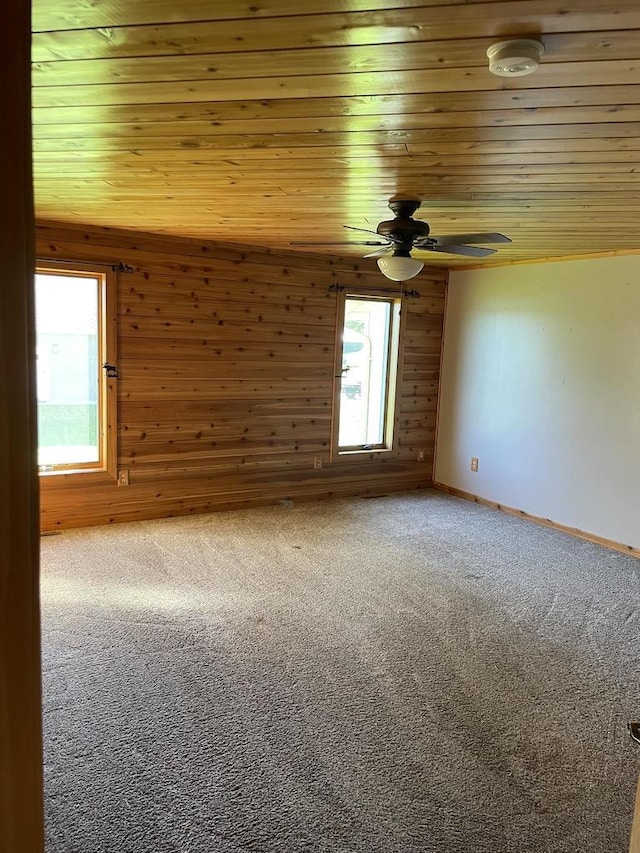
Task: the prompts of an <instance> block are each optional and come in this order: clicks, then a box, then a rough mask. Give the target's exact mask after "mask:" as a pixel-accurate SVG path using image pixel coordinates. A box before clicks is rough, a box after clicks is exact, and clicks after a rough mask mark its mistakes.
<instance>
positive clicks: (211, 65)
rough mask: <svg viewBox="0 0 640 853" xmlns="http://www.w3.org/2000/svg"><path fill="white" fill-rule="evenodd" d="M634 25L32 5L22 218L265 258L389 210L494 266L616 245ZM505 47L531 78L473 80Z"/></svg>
mask: <svg viewBox="0 0 640 853" xmlns="http://www.w3.org/2000/svg"><path fill="white" fill-rule="evenodd" d="M639 31H640V3H639V2H638V0H625V2H614V3H609V4H607V3H603V2H602V0H566V2H561V0H518V2H514V1H513V0H502V2H482V0H467V2H452V0H315V2H314V3H309V4H306V3H302V2H300V0H249V2H245V0H242V2H233V1H232V2H229V0H136V2H130V0H82V2H79V0H34V39H33V60H34V65H33V84H34V93H33V106H34V136H35V139H34V148H35V163H34V169H35V192H36V209H37V214H38V216H39V217H40V218H43V219H55V220H58V221H65V222H81V223H87V224H89V223H90V224H97V225H106V226H118V227H123V228H129V229H136V230H141V231H154V232H158V233H168V234H175V235H185V236H190V237H196V238H207V239H213V240H220V241H223V242H236V243H245V244H246V243H249V244H254V245H259V246H270V247H274V248H286V247H288V244H289V243H290V242H291V241H304V240H309V241H325V240H326V241H328V242H335V241H340V240H348V239H350V235H349V234H348V232H346V231H345V230H344V229H343V228H342V225H343V224H350V225H354V226H362V227H365V228H375V227H376V224H377V223H378V222H379V221H380V220H382V219H387V218H389V217H390V215H391V214H390V213H389V211H388V209H387V206H386V204H387V201H388V199H389V198H390V197H391V196H394V195H398V194H400V195H404V194H410V195H411V196H418V197H419V198H421V199H423V207H422V209H421V210H420V211H419V213H418V216H419V217H420V218H423V219H426V220H427V221H428V222H429V223H430V225H431V229H432V232H433V233H435V234H438V233H452V232H468V231H485V230H490V231H494V230H497V231H502V232H504V233H506V234H508V235H510V236H511V237H512V239H513V244H512V245H511V246H507V247H500V252H499V254H498V255H496V256H494V259H495V260H501V261H505V260H519V259H534V258H543V257H553V256H560V255H567V254H577V253H594V252H606V251H616V250H626V249H635V248H638V247H640V198H639V195H638V186H639V185H638V181H639V180H640V170H639V169H638V163H637V161H638V155H639V153H640V32H639ZM508 36H533V37H537V38H540V39H541V40H542V41H543V42H544V45H545V49H546V50H545V56H544V58H543V62H542V65H541V67H540V69H539V70H538V71H537V73H535V74H533V75H531V76H529V77H524V78H516V79H510V80H508V81H505V80H504V79H502V78H499V77H495V76H493V75H491V74H490V73H489V70H488V67H487V60H486V55H485V54H486V49H487V47H488V46H489V45H490V44H492V43H493V42H495V41H498V40H501V39H504V38H505V37H508ZM354 236H355V235H354ZM308 251H309V250H308ZM313 251H327V252H333V253H339V254H341V255H343V256H344V255H346V256H350V255H353V256H356V257H357V256H359V255H361V254H363V253H364V252H363V249H362V248H361V247H357V246H355V247H350V246H344V247H340V246H327V247H326V249H323V248H322V247H318V249H313ZM425 260H427V261H428V262H429V263H440V264H444V265H446V266H463V265H464V264H465V263H475V264H477V263H478V261H477V260H475V259H473V260H467V261H465V260H464V259H460V258H455V257H452V256H449V255H436V254H431V255H426V256H425ZM366 263H369V264H373V263H374V262H373V261H367V262H366ZM485 263H486V261H485Z"/></svg>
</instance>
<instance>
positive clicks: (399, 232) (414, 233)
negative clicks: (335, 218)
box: [290, 198, 511, 281]
mask: <svg viewBox="0 0 640 853" xmlns="http://www.w3.org/2000/svg"><path fill="white" fill-rule="evenodd" d="M420 205H421V202H420V201H418V200H417V199H395V198H393V199H391V201H390V202H389V207H390V208H391V210H392V211H393V213H394V216H395V218H394V219H387V220H385V221H384V222H381V223H380V224H379V225H378V227H377V229H376V230H375V231H371V230H370V229H368V228H356V227H354V226H352V225H344V226H343V227H344V228H348V229H349V230H350V231H358V232H359V233H365V234H374V235H375V236H376V237H377V238H378V239H377V240H349V241H342V242H337V243H290V245H291V246H344V245H347V246H377V247H378V248H377V249H376V250H375V251H374V252H370V253H369V254H368V255H365V256H364V257H365V258H378V266H379V267H380V271H381V272H382V273H383V275H385V276H386V277H387V278H390V279H392V280H393V281H407V280H408V279H410V278H413V277H414V276H415V275H417V274H418V273H419V272H420V270H421V269H422V268H423V266H424V263H423V261H419V260H418V259H417V258H412V257H411V252H412V251H413V250H419V251H427V252H443V253H446V254H449V255H464V256H466V257H471V258H485V257H486V256H487V255H492V254H493V253H494V252H496V251H497V250H496V249H485V248H484V247H483V246H478V245H474V244H476V243H510V242H511V240H510V239H509V237H505V235H504V234H497V233H494V232H488V233H484V234H482V233H481V234H441V235H439V236H435V235H432V234H431V233H430V229H429V226H428V225H427V223H426V222H423V221H422V220H420V219H414V218H413V214H414V213H415V212H416V210H417V209H418V208H419V207H420Z"/></svg>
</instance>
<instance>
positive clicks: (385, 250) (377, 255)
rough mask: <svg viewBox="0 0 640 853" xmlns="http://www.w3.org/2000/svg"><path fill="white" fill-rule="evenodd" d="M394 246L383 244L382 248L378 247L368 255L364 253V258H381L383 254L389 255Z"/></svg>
mask: <svg viewBox="0 0 640 853" xmlns="http://www.w3.org/2000/svg"><path fill="white" fill-rule="evenodd" d="M393 250H394V249H393V246H383V247H382V249H378V250H377V251H375V252H369V254H368V255H363V256H362V257H363V258H381V257H382V256H383V255H388V254H389V252H393Z"/></svg>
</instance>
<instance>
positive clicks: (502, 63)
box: [487, 39, 544, 77]
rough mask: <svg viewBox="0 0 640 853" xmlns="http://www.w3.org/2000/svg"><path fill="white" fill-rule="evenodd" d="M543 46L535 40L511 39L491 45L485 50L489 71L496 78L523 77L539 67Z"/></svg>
mask: <svg viewBox="0 0 640 853" xmlns="http://www.w3.org/2000/svg"><path fill="white" fill-rule="evenodd" d="M543 53H544V45H543V44H542V42H541V41H536V40H535V39H512V40H511V41H499V42H497V43H496V44H492V45H491V47H490V48H489V49H488V50H487V56H488V57H489V71H490V72H491V73H492V74H496V75H497V76H498V77H524V76H525V74H533V72H534V71H536V70H537V68H538V66H539V65H540V59H541V58H542V54H543Z"/></svg>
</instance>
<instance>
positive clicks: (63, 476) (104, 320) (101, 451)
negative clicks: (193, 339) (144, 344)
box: [36, 260, 118, 488]
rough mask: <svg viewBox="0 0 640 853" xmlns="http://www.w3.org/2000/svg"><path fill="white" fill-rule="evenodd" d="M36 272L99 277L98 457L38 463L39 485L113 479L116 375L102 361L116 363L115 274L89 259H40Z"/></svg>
mask: <svg viewBox="0 0 640 853" xmlns="http://www.w3.org/2000/svg"><path fill="white" fill-rule="evenodd" d="M36 273H37V274H42V275H67V276H74V277H77V278H83V277H84V278H92V279H97V280H98V287H99V291H98V382H99V385H98V389H99V390H98V411H99V421H98V424H99V440H98V457H99V458H98V461H97V462H86V463H67V464H61V465H51V466H49V465H46V466H39V468H38V471H39V474H40V486H41V488H43V487H44V488H52V487H59V486H64V485H69V484H71V483H73V482H78V483H80V482H81V483H85V484H88V483H115V482H116V481H117V465H118V447H117V423H118V421H117V417H118V406H117V399H118V389H117V379H115V378H114V377H111V376H108V375H107V371H106V370H105V369H104V367H103V365H105V364H111V365H115V364H116V363H117V362H116V358H117V351H116V347H117V310H116V287H117V275H116V273H115V272H112V271H111V269H109V267H106V266H103V265H97V264H91V263H70V262H59V261H53V260H51V261H50V260H42V261H41V260H39V261H38V263H37V266H36Z"/></svg>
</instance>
